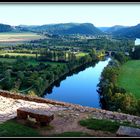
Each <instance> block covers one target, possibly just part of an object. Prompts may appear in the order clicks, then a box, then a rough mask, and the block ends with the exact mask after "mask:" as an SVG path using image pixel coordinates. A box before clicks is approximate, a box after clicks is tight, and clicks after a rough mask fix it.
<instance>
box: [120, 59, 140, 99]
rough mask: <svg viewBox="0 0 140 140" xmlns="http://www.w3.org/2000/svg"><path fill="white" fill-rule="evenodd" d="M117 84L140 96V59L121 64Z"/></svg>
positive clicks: (137, 96)
mask: <svg viewBox="0 0 140 140" xmlns="http://www.w3.org/2000/svg"><path fill="white" fill-rule="evenodd" d="M117 84H118V86H120V87H123V88H124V89H126V91H127V92H130V93H133V94H134V95H135V97H136V98H140V60H131V61H128V62H126V63H125V64H124V65H122V67H121V70H120V74H119V77H118V80H117Z"/></svg>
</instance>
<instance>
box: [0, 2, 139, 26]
mask: <svg viewBox="0 0 140 140" xmlns="http://www.w3.org/2000/svg"><path fill="white" fill-rule="evenodd" d="M68 22H74V23H92V24H94V25H95V26H97V27H110V26H114V25H124V26H135V25H137V24H139V23H140V3H115V4H114V3H63V4H62V3H18V4H14V3H7V4H6V3H0V23H3V24H10V25H13V26H14V25H20V24H22V25H43V24H56V23H68Z"/></svg>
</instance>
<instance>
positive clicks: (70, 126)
mask: <svg viewBox="0 0 140 140" xmlns="http://www.w3.org/2000/svg"><path fill="white" fill-rule="evenodd" d="M88 116H89V114H88V113H85V112H84V113H81V112H78V111H77V112H74V111H72V110H69V111H68V110H67V111H61V112H57V113H56V114H55V117H54V120H53V121H52V122H51V123H50V125H51V126H52V127H53V128H52V129H50V130H45V129H39V131H40V133H41V134H42V135H43V136H46V137H47V136H49V135H53V134H60V133H63V132H79V131H80V132H84V133H88V134H90V135H93V136H94V137H116V135H115V134H114V133H110V132H105V131H99V130H98V131H97V130H90V129H87V128H86V127H83V126H81V125H80V124H79V123H78V121H79V120H81V119H85V118H87V117H88Z"/></svg>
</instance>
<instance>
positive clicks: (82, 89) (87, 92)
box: [44, 58, 110, 108]
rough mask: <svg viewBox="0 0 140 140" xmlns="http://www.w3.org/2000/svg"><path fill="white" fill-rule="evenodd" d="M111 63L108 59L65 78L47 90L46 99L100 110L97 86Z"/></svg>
mask: <svg viewBox="0 0 140 140" xmlns="http://www.w3.org/2000/svg"><path fill="white" fill-rule="evenodd" d="M109 61H110V58H107V59H105V60H102V61H99V62H98V63H96V64H95V63H94V64H92V65H91V66H86V67H83V68H82V69H79V70H76V71H75V72H74V73H70V74H69V76H67V77H66V76H64V77H63V78H62V79H61V80H60V81H57V82H56V83H55V86H52V87H50V88H49V89H47V91H46V94H45V95H44V98H48V99H54V100H58V101H64V102H69V103H74V104H80V105H83V106H90V107H95V108H100V98H99V94H98V92H97V84H98V83H99V80H100V75H101V72H102V71H103V69H104V67H105V66H106V65H107V64H108V62H109Z"/></svg>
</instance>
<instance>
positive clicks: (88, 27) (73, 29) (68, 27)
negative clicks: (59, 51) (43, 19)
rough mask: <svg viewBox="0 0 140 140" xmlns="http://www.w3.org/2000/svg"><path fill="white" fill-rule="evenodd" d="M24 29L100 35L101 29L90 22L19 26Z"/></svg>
mask: <svg viewBox="0 0 140 140" xmlns="http://www.w3.org/2000/svg"><path fill="white" fill-rule="evenodd" d="M19 27H21V28H22V29H24V30H29V31H34V32H47V33H50V34H59V35H68V34H85V35H100V34H103V32H102V31H101V30H99V29H98V28H96V27H95V26H94V25H93V24H91V23H81V24H80V23H62V24H48V25H41V26H24V27H23V26H19Z"/></svg>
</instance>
